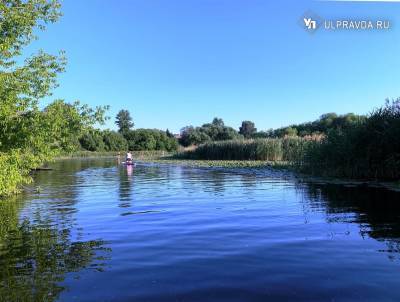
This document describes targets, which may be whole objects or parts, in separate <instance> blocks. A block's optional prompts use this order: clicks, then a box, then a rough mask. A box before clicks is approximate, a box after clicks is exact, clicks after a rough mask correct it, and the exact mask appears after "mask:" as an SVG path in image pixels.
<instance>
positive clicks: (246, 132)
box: [239, 121, 257, 138]
mask: <svg viewBox="0 0 400 302" xmlns="http://www.w3.org/2000/svg"><path fill="white" fill-rule="evenodd" d="M256 132H257V128H256V127H255V125H254V123H253V122H251V121H243V122H242V126H241V127H240V128H239V133H240V134H242V135H243V136H244V137H245V138H250V137H251V136H252V135H253V134H254V133H256Z"/></svg>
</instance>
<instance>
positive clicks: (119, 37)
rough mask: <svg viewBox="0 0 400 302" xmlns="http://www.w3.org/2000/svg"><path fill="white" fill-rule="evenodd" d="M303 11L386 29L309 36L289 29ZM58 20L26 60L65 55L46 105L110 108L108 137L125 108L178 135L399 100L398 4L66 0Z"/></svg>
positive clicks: (138, 120) (362, 109) (139, 120)
mask: <svg viewBox="0 0 400 302" xmlns="http://www.w3.org/2000/svg"><path fill="white" fill-rule="evenodd" d="M309 10H311V11H312V12H314V13H316V14H317V15H319V16H321V17H322V18H326V19H334V18H345V19H348V18H351V19H365V18H382V19H389V20H391V22H392V29H391V30H389V31H387V32H360V31H357V32H349V31H341V32H326V31H318V32H316V33H314V34H309V33H307V32H306V31H305V30H304V29H303V28H301V27H300V26H299V24H298V21H299V19H300V17H301V16H302V15H303V14H304V13H305V12H306V11H309ZM62 11H63V14H64V16H63V17H62V18H61V20H60V21H59V22H58V23H57V24H54V25H51V26H49V28H48V30H47V31H46V32H44V33H41V34H40V39H39V40H38V41H36V42H34V43H33V44H32V45H31V46H30V47H29V48H28V53H29V52H34V51H35V50H36V49H38V48H43V49H44V50H45V51H47V52H51V53H55V52H57V50H60V49H63V50H65V51H66V54H67V57H68V66H67V71H66V73H64V74H62V75H61V76H60V78H59V83H60V87H59V88H57V89H56V90H55V91H54V95H53V97H52V99H54V98H63V99H65V100H67V101H73V100H76V99H79V100H81V101H82V102H83V103H88V104H90V105H93V106H95V105H106V104H108V105H110V106H111V110H110V112H109V115H110V117H111V120H110V121H109V122H108V123H107V125H106V127H109V128H115V126H114V124H113V122H114V116H115V114H116V113H117V112H118V110H120V109H128V110H130V111H131V114H132V116H133V118H134V121H135V124H136V127H137V128H159V129H166V128H169V129H170V130H173V131H174V132H178V131H179V129H180V128H181V127H183V126H186V125H195V126H196V125H201V124H203V123H205V122H208V121H211V120H212V118H213V117H216V116H217V117H221V118H223V119H224V121H225V123H226V124H228V125H231V126H233V127H235V128H237V127H239V125H240V123H241V121H242V120H252V121H254V122H255V123H256V126H257V128H258V129H259V130H262V129H269V128H276V127H280V126H285V125H288V124H291V123H298V122H305V121H310V120H314V119H316V118H318V116H320V115H321V114H322V113H326V112H337V113H347V112H355V113H367V112H369V111H371V109H373V108H374V107H377V106H379V105H380V104H383V102H384V100H385V98H387V97H390V98H394V97H398V96H400V85H399V76H398V70H399V69H400V55H399V54H400V25H399V27H398V26H397V25H398V23H399V22H398V21H399V20H400V3H353V2H340V3H335V2H316V1H309V0H304V1H301V0H300V1H299V0H292V1H290V0H277V1H271V0H113V1H111V0H108V1H106V0H85V1H76V0H65V1H64V2H63V7H62ZM399 24H400V23H399Z"/></svg>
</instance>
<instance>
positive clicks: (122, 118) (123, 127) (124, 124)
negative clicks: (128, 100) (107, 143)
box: [115, 110, 135, 133]
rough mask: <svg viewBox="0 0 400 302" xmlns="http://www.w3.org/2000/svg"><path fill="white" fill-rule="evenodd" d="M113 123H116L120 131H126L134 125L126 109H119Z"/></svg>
mask: <svg viewBox="0 0 400 302" xmlns="http://www.w3.org/2000/svg"><path fill="white" fill-rule="evenodd" d="M115 124H117V126H118V128H119V132H120V133H126V132H127V131H129V130H131V129H132V128H133V126H134V125H135V124H134V123H133V121H132V117H131V115H130V113H129V111H128V110H120V111H119V112H118V114H117V116H116V121H115Z"/></svg>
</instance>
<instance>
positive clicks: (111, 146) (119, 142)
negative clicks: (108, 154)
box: [103, 130, 128, 151]
mask: <svg viewBox="0 0 400 302" xmlns="http://www.w3.org/2000/svg"><path fill="white" fill-rule="evenodd" d="M103 141H104V144H105V149H106V151H124V150H127V149H128V142H127V140H126V139H125V138H124V136H123V135H122V134H120V133H118V132H115V131H109V130H106V131H104V132H103Z"/></svg>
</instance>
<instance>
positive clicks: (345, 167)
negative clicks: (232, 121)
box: [182, 99, 400, 180]
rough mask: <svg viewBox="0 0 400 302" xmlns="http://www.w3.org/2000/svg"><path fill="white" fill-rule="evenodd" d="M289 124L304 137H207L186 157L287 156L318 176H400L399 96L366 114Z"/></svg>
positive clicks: (241, 157)
mask: <svg viewBox="0 0 400 302" xmlns="http://www.w3.org/2000/svg"><path fill="white" fill-rule="evenodd" d="M291 128H292V129H296V130H297V129H303V130H302V131H305V132H303V133H304V136H303V137H299V136H297V133H296V135H289V134H288V133H287V132H283V133H284V135H277V136H278V137H279V138H258V139H250V140H245V139H236V140H230V141H221V142H212V141H209V142H206V143H204V144H202V145H200V146H199V147H197V148H195V149H193V150H190V151H187V152H185V153H183V154H182V156H184V157H186V158H192V159H208V160H225V159H226V160H232V159H236V160H269V161H281V160H283V161H288V162H290V163H291V164H292V165H293V166H294V167H296V168H298V169H299V170H301V171H303V172H306V173H310V174H315V175H326V176H336V177H347V178H359V179H360V178H362V179H387V180H398V179H400V99H397V100H395V101H392V102H390V101H387V102H386V104H385V105H384V106H382V107H381V108H378V109H376V110H374V111H373V112H372V113H371V114H369V115H368V116H356V115H344V116H336V115H333V114H329V115H323V116H322V117H321V118H320V119H319V120H318V121H316V122H314V123H308V124H302V125H299V126H292V127H291ZM311 130H318V133H323V134H324V135H319V136H318V135H310V134H315V133H317V132H316V131H312V132H310V131H311ZM280 131H281V130H280V129H278V130H275V131H274V133H282V132H280ZM293 134H294V133H293Z"/></svg>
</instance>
